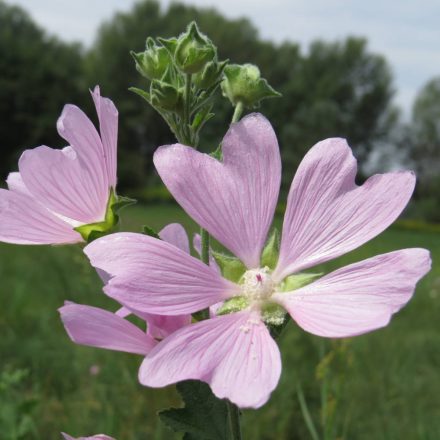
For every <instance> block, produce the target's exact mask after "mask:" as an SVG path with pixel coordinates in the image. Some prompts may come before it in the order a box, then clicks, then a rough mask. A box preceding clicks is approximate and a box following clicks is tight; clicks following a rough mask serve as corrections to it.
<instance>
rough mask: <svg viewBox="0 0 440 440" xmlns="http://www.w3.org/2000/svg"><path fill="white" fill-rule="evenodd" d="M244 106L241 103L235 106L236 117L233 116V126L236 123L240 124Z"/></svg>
mask: <svg viewBox="0 0 440 440" xmlns="http://www.w3.org/2000/svg"><path fill="white" fill-rule="evenodd" d="M243 110H244V106H243V103H242V102H241V101H238V103H237V105H236V106H235V110H234V115H233V116H232V121H231V124H233V123H234V122H238V121H239V120H240V118H241V114H242V113H243Z"/></svg>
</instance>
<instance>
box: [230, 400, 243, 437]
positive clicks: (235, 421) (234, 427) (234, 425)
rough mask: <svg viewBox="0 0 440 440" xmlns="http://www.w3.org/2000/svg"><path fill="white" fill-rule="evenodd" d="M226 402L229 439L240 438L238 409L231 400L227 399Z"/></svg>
mask: <svg viewBox="0 0 440 440" xmlns="http://www.w3.org/2000/svg"><path fill="white" fill-rule="evenodd" d="M227 402H228V415H229V427H230V429H231V440H241V439H242V437H241V427H240V410H239V409H238V408H237V406H235V405H234V404H233V403H232V402H229V400H228V401H227Z"/></svg>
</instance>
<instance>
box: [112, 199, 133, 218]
mask: <svg viewBox="0 0 440 440" xmlns="http://www.w3.org/2000/svg"><path fill="white" fill-rule="evenodd" d="M135 203H137V200H136V199H132V198H130V197H124V196H116V201H115V202H114V203H113V204H112V205H111V209H112V210H113V212H114V214H115V215H116V214H119V212H120V211H121V210H122V209H124V208H126V207H127V206H130V205H134V204H135Z"/></svg>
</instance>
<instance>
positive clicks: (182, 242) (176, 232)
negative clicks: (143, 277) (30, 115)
mask: <svg viewBox="0 0 440 440" xmlns="http://www.w3.org/2000/svg"><path fill="white" fill-rule="evenodd" d="M159 237H160V238H161V240H164V241H166V242H167V243H171V244H172V245H174V246H177V247H178V248H179V249H181V250H182V251H184V252H186V253H187V254H189V240H188V235H187V234H186V232H185V229H184V227H183V226H182V225H181V224H179V223H170V224H169V225H166V226H165V227H164V228H163V229H162V230H161V231H160V232H159Z"/></svg>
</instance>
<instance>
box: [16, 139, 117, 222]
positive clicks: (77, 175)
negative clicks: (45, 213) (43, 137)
mask: <svg viewBox="0 0 440 440" xmlns="http://www.w3.org/2000/svg"><path fill="white" fill-rule="evenodd" d="M19 169H20V174H21V177H22V179H23V182H24V184H25V186H26V188H27V189H28V190H29V191H30V192H31V193H32V195H33V196H34V197H35V198H36V199H37V200H38V201H39V202H40V203H41V204H43V205H44V206H47V207H48V208H49V209H51V210H52V211H54V212H56V213H58V214H61V215H63V216H65V217H68V218H70V219H73V220H76V221H77V222H81V223H94V222H97V221H101V220H103V219H104V216H105V211H106V207H107V201H108V196H109V193H108V191H107V192H106V193H105V194H101V192H100V190H99V188H96V187H95V182H94V177H93V176H91V175H90V174H89V173H88V170H87V169H85V168H84V167H83V165H82V163H81V162H80V160H79V158H78V156H77V154H76V152H75V151H74V150H73V149H72V148H70V147H67V148H64V149H63V150H54V149H52V148H49V147H45V146H42V147H38V148H34V149H32V150H26V151H25V152H24V153H23V154H22V155H21V157H20V160H19Z"/></svg>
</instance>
